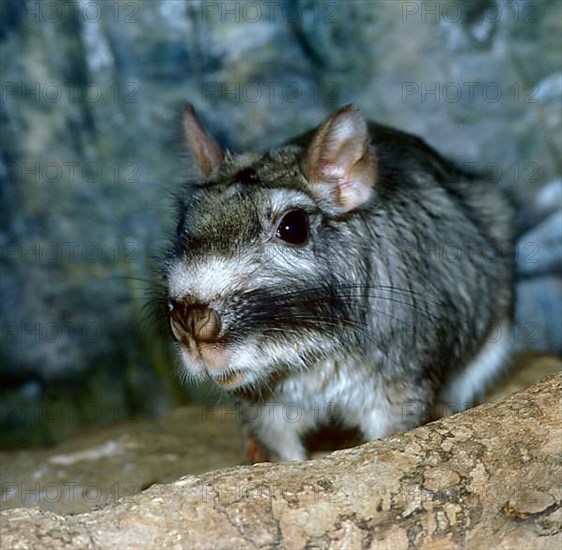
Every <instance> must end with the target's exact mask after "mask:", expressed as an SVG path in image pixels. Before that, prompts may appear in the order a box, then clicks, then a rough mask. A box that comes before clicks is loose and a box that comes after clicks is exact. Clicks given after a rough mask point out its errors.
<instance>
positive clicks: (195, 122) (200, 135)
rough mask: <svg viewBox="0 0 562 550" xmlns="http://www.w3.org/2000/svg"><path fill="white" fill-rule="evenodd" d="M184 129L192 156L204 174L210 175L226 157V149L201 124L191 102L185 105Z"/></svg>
mask: <svg viewBox="0 0 562 550" xmlns="http://www.w3.org/2000/svg"><path fill="white" fill-rule="evenodd" d="M183 131H184V134H185V139H186V140H187V144H188V146H189V151H190V153H191V156H192V158H193V159H194V160H195V162H197V166H199V169H200V170H201V173H202V174H203V175H204V176H209V175H210V174H211V172H212V171H213V170H214V168H215V167H216V166H217V165H219V164H220V162H221V161H222V159H223V158H224V151H223V150H222V149H221V148H220V146H219V145H218V143H217V142H216V141H215V140H214V139H213V138H212V137H211V136H210V135H209V133H208V132H207V130H206V129H205V127H204V126H203V125H202V124H201V122H200V121H199V119H198V118H197V115H196V114H195V109H194V108H193V105H191V103H186V104H185V105H184V107H183Z"/></svg>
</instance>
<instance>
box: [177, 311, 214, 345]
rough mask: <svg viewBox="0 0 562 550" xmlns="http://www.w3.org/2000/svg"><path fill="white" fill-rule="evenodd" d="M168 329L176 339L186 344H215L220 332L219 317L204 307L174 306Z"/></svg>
mask: <svg viewBox="0 0 562 550" xmlns="http://www.w3.org/2000/svg"><path fill="white" fill-rule="evenodd" d="M170 327H171V329H172V333H173V334H174V336H175V337H176V339H177V340H178V341H180V342H184V343H187V341H189V340H190V339H193V340H195V341H196V342H198V343H212V342H216V340H217V338H218V336H219V334H220V331H221V322H220V317H219V315H218V314H217V312H216V311H214V310H213V309H211V308H210V307H207V306H204V305H188V306H181V305H175V306H174V308H173V309H172V311H171V312H170Z"/></svg>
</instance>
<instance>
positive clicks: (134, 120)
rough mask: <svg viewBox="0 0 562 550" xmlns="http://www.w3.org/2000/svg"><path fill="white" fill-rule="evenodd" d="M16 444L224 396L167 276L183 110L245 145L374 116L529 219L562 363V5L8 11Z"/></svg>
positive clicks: (530, 340) (5, 262)
mask: <svg viewBox="0 0 562 550" xmlns="http://www.w3.org/2000/svg"><path fill="white" fill-rule="evenodd" d="M0 9H1V13H0V16H1V23H0V41H1V43H0V46H1V47H0V61H1V69H2V85H1V101H0V118H1V125H2V140H1V157H0V168H1V171H0V172H1V173H0V177H1V194H2V196H1V205H0V208H1V211H0V214H1V226H0V231H1V232H0V245H1V258H0V259H1V261H2V278H1V283H0V284H1V286H0V292H1V294H0V300H1V302H0V303H1V327H0V328H1V339H0V341H1V348H0V361H1V363H0V381H1V384H0V388H1V389H0V398H1V403H0V446H2V447H5V448H7V447H11V448H15V447H19V446H30V445H44V444H49V443H53V442H55V441H58V440H61V439H63V438H65V437H67V436H68V435H69V434H70V433H72V432H74V431H75V430H76V429H77V428H78V427H80V426H82V425H84V424H92V423H98V424H99V423H103V424H110V423H112V422H115V421H117V420H123V419H125V418H130V417H146V416H158V415H160V414H161V413H163V412H164V411H166V410H168V409H170V408H171V407H172V406H174V405H177V404H179V403H184V402H193V401H197V400H199V401H201V400H208V399H210V398H211V397H212V396H211V397H210V396H209V393H208V392H209V390H208V389H207V388H203V390H201V389H192V388H185V387H183V386H182V385H181V384H180V383H179V380H178V378H177V376H176V374H175V361H174V358H173V355H172V353H171V352H170V347H169V341H168V338H167V336H166V334H165V330H163V327H161V326H160V325H159V324H158V322H152V321H151V319H152V318H153V317H154V315H153V313H154V312H153V311H152V310H151V309H152V308H151V307H145V304H146V303H147V302H150V284H149V282H150V280H151V277H152V273H153V267H154V264H155V260H154V258H155V257H157V255H158V253H159V251H160V250H161V249H162V247H165V246H166V234H167V232H168V231H169V229H170V227H171V226H172V223H173V220H172V219H171V216H170V204H171V200H170V195H171V194H172V193H173V190H174V188H175V187H176V186H177V185H179V184H180V183H181V181H182V179H183V178H184V177H185V175H186V173H187V172H188V170H189V168H188V163H187V162H186V159H185V154H184V147H183V144H182V140H181V134H180V113H181V106H182V103H183V102H184V101H185V100H190V101H191V102H193V103H194V104H195V106H196V108H197V110H198V112H199V113H200V115H201V118H202V119H203V120H204V121H205V123H206V124H207V125H208V127H209V128H210V129H211V130H212V132H213V133H214V135H215V136H216V137H217V138H218V140H219V141H220V142H221V143H222V144H224V145H225V146H227V147H229V148H231V149H232V150H236V151H241V150H244V149H248V148H259V149H263V148H267V147H270V146H273V145H275V144H279V143H281V142H283V141H284V140H286V139H287V138H289V137H291V136H293V135H295V134H297V133H299V132H302V131H304V130H305V129H308V128H310V127H312V126H314V125H316V124H317V123H319V122H320V121H321V120H322V119H323V118H324V117H325V116H326V115H327V114H328V113H330V112H331V111H333V110H334V109H336V108H337V107H339V106H341V105H343V104H345V103H349V102H353V103H355V104H357V105H358V106H359V107H360V108H361V109H362V110H363V111H364V112H365V114H366V115H367V116H368V117H369V118H373V119H376V120H378V121H379V122H383V123H386V124H391V125H393V126H396V127H398V128H401V129H404V130H406V131H410V132H413V133H416V134H418V135H420V136H422V137H424V138H425V139H426V140H427V141H428V142H429V143H430V144H431V145H433V146H435V147H437V148H438V149H439V150H440V151H441V152H443V153H445V154H447V155H449V156H451V157H453V158H455V159H457V160H459V161H461V162H467V163H470V164H469V166H470V167H473V168H476V169H480V170H483V172H484V174H485V177H486V178H488V179H489V181H490V184H497V185H502V186H504V188H506V189H507V190H508V191H509V192H510V194H511V196H512V197H513V199H514V201H515V203H516V204H517V206H518V218H517V223H518V234H519V242H518V261H517V272H518V284H517V297H518V301H517V312H516V314H517V319H516V324H515V329H514V331H513V334H510V335H504V337H508V338H511V339H512V340H513V342H514V345H515V346H516V348H517V349H519V350H529V349H532V350H535V351H539V352H547V353H554V354H560V353H562V310H561V307H562V306H561V304H562V237H561V232H562V183H561V179H560V178H561V162H560V159H561V158H562V157H561V149H562V122H561V112H562V109H561V94H562V72H561V69H560V67H561V50H562V28H561V27H562V23H561V22H562V4H561V3H560V2H559V1H558V0H552V1H545V0H542V1H540V2H532V1H523V0H521V1H517V0H497V1H492V0H475V1H471V2H460V1H450V2H415V1H412V2H409V1H346V2H336V1H330V0H326V1H323V2H318V1H314V0H302V1H298V2H293V1H290V0H272V1H267V2H257V1H236V2H231V1H227V2H225V1H203V0H190V1H183V0H162V1H159V2H156V1H154V2H153V1H140V0H136V1H128V0H123V1H115V0H107V1H105V0H97V1H87V0H78V1H76V2H64V1H62V0H47V1H42V2H38V1H35V0H25V1H23V0H2V1H1V3H0Z"/></svg>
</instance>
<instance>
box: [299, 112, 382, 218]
mask: <svg viewBox="0 0 562 550" xmlns="http://www.w3.org/2000/svg"><path fill="white" fill-rule="evenodd" d="M369 142H370V136H369V132H368V127H367V123H366V122H365V119H364V118H363V116H362V114H361V113H360V112H359V111H358V110H357V109H356V108H355V107H353V106H348V107H344V108H343V109H340V110H339V111H338V112H336V113H335V114H333V115H332V116H331V117H329V118H328V119H327V120H326V121H325V122H324V124H322V126H321V127H320V128H319V129H318V131H317V132H316V134H315V136H314V138H313V139H312V142H311V144H310V146H309V148H308V151H307V156H306V170H305V176H306V178H307V180H308V181H309V183H310V184H312V185H314V186H315V188H316V191H318V192H320V193H321V194H323V195H324V194H325V193H323V192H322V188H317V187H316V186H318V185H320V186H321V185H322V183H329V184H333V185H335V186H336V187H335V189H333V188H332V191H333V194H332V195H331V196H332V197H333V202H334V203H335V204H334V206H335V207H336V208H337V209H339V210H341V209H342V208H343V210H344V211H348V210H351V209H353V208H356V207H357V206H359V205H360V204H362V203H363V202H365V201H366V200H368V199H369V197H370V196H371V193H372V189H373V186H374V183H375V178H376V161H375V159H374V157H373V154H372V152H371V149H370V147H369Z"/></svg>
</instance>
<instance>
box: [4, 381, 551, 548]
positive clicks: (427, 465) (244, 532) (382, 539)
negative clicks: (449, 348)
mask: <svg viewBox="0 0 562 550" xmlns="http://www.w3.org/2000/svg"><path fill="white" fill-rule="evenodd" d="M561 396H562V374H558V375H554V376H551V377H549V378H547V379H545V380H542V381H540V382H539V383H537V384H535V385H534V386H532V387H530V388H528V389H526V390H523V391H520V392H519V393H517V394H515V395H513V396H512V397H509V398H507V399H503V400H501V401H498V402H494V403H488V404H485V405H482V406H480V407H477V408H475V409H472V410H469V411H467V412H464V413H462V414H458V415H454V416H452V417H449V418H445V419H442V420H439V421H437V422H434V423H431V424H428V425H426V426H423V427H420V428H417V429H415V430H412V431H410V432H407V433H402V434H396V435H394V436H391V437H388V438H386V439H383V440H379V441H374V442H371V443H367V444H365V445H362V446H360V447H356V448H353V449H348V450H344V451H338V452H335V453H333V454H331V455H329V456H327V457H325V458H321V459H317V460H312V461H308V462H303V463H287V464H257V465H254V466H242V467H235V468H229V469H226V470H218V471H214V472H209V473H207V474H204V475H199V476H186V477H184V478H181V479H180V480H178V481H176V482H174V483H170V484H165V485H153V486H152V487H150V488H148V489H147V490H145V491H143V492H142V493H140V494H137V495H135V496H132V497H129V498H126V499H123V500H121V501H119V502H117V503H115V504H112V505H110V506H107V507H105V508H103V509H101V510H97V511H94V512H88V513H84V514H78V515H58V514H54V513H50V512H45V511H41V510H39V509H37V508H31V509H29V508H27V509H24V508H18V509H13V510H8V511H5V512H2V513H1V514H0V547H1V548H2V549H4V548H6V549H8V548H19V549H28V548H29V549H32V548H57V549H58V548H80V549H83V548H119V549H122V548H139V549H140V548H143V549H144V548H146V549H149V548H150V549H154V548H209V547H213V548H228V549H232V548H279V547H285V548H302V547H305V546H306V547H318V548H334V549H335V548H351V549H355V548H388V549H397V548H432V549H433V548H435V549H437V548H475V549H477V548H478V549H480V548H514V549H515V548H517V549H527V548H544V549H551V548H552V549H554V548H560V547H562V508H561V502H562V483H561V480H562V413H561Z"/></svg>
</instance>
